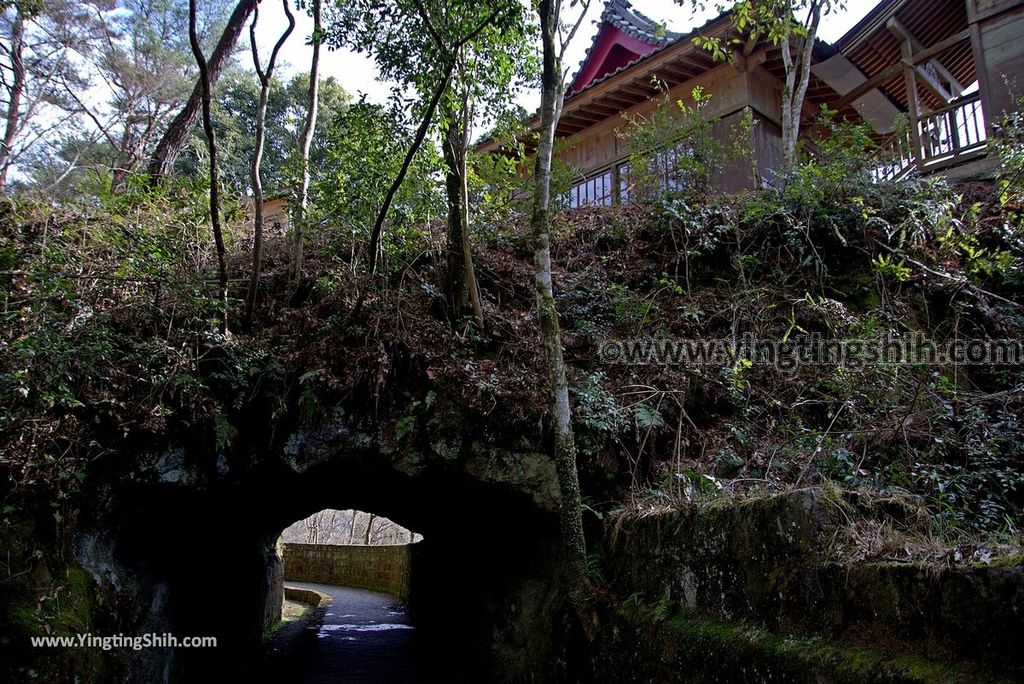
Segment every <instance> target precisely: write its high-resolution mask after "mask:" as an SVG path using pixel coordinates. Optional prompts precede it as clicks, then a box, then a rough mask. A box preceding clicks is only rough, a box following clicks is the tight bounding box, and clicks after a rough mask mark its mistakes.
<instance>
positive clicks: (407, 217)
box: [310, 101, 444, 269]
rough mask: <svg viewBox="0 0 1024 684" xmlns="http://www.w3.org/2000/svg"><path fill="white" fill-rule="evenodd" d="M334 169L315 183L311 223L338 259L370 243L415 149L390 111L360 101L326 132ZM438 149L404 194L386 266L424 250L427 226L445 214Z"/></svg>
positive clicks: (419, 160) (413, 172)
mask: <svg viewBox="0 0 1024 684" xmlns="http://www.w3.org/2000/svg"><path fill="white" fill-rule="evenodd" d="M325 136H326V138H327V139H326V142H325V145H324V156H325V158H326V159H327V164H328V168H327V169H325V172H324V173H317V174H316V175H315V177H314V179H313V183H312V187H311V192H310V196H311V198H312V202H313V207H312V209H311V211H310V214H311V217H310V220H311V221H312V222H314V223H316V224H317V225H319V226H320V232H321V233H322V234H323V235H324V236H325V238H326V239H327V240H328V241H329V242H330V243H331V244H332V249H333V252H334V253H335V254H339V253H340V254H343V253H345V252H348V251H349V250H350V248H351V244H352V243H353V242H358V241H363V240H367V239H368V238H369V234H370V230H371V228H372V227H373V221H374V218H375V217H376V214H377V211H378V209H379V208H380V206H381V204H382V203H383V201H384V194H385V193H386V192H387V189H388V187H389V186H390V184H391V182H392V180H393V179H394V178H395V177H396V176H397V174H398V169H399V167H400V166H401V164H402V159H403V157H404V155H405V153H406V150H407V149H408V147H409V145H410V144H411V135H410V133H409V132H408V131H407V130H406V129H405V128H403V127H402V126H400V125H399V124H398V123H397V122H396V121H395V120H394V119H393V118H392V117H391V116H390V115H389V114H388V113H387V112H386V111H385V110H384V108H382V107H380V106H378V105H373V104H370V103H367V102H365V101H360V102H357V103H356V104H353V105H351V106H350V107H349V108H348V109H347V110H345V112H344V113H342V114H341V115H340V116H338V117H336V118H335V119H334V121H332V122H331V125H330V126H329V127H328V128H327V130H326V131H325ZM440 165H441V162H440V159H439V157H438V154H437V151H436V149H435V148H434V147H433V146H432V145H429V144H425V145H424V146H423V147H422V148H421V150H420V152H419V153H418V154H417V155H416V157H415V158H414V160H413V164H412V167H411V169H410V171H409V175H408V176H407V177H406V179H405V182H404V183H403V184H402V187H401V188H400V189H399V191H398V195H397V196H396V198H395V202H394V204H393V205H392V210H391V213H390V215H389V222H388V230H386V231H385V232H384V234H383V241H382V248H383V254H384V255H385V258H384V259H383V260H382V261H381V267H382V268H384V269H393V268H399V267H400V266H401V264H402V261H403V260H406V261H408V260H412V259H414V258H415V257H416V256H417V255H418V254H419V253H421V252H422V251H423V250H424V249H425V246H426V245H425V240H426V232H425V226H426V224H427V223H429V221H430V220H431V219H433V218H436V217H439V216H442V215H443V206H444V205H443V203H442V199H441V193H440V187H439V185H438V182H437V178H436V176H435V170H436V169H437V168H439V166H440Z"/></svg>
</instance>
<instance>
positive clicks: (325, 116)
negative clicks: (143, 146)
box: [176, 68, 352, 196]
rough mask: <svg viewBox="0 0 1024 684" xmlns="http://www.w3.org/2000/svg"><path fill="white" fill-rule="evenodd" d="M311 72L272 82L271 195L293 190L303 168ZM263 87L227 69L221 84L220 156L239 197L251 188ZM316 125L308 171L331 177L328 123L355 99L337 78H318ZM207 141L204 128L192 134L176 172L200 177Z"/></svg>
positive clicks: (266, 173) (267, 171) (265, 175)
mask: <svg viewBox="0 0 1024 684" xmlns="http://www.w3.org/2000/svg"><path fill="white" fill-rule="evenodd" d="M308 91H309V73H300V74H297V75H295V76H294V77H293V78H292V79H291V80H290V81H288V82H287V83H281V82H280V81H278V80H277V79H276V78H275V79H274V80H273V81H271V85H270V92H269V98H268V100H267V118H266V138H265V143H264V150H263V163H262V171H261V175H262V179H263V186H264V191H265V192H266V194H267V195H268V196H273V195H275V194H278V193H283V192H286V191H289V190H290V189H291V188H292V187H294V186H295V184H296V183H297V182H298V178H299V175H300V173H301V169H300V168H299V160H298V158H297V154H298V149H299V138H300V136H301V133H302V127H303V125H304V122H305V116H306V105H307V100H308V97H309V93H308ZM259 93H260V86H259V83H258V81H257V80H256V79H255V78H254V77H253V75H252V74H251V73H249V72H247V71H244V70H242V69H240V68H232V69H229V70H228V71H227V72H226V73H225V74H224V75H222V76H221V78H220V79H219V80H218V81H217V92H216V94H215V97H214V106H213V118H214V122H213V123H214V129H215V130H216V132H217V146H218V150H217V152H218V154H217V158H218V161H219V162H220V175H221V178H222V179H223V181H224V183H225V184H226V185H228V187H230V188H232V189H233V190H234V191H235V193H237V194H245V193H246V192H248V191H249V190H250V182H251V179H250V166H251V163H252V155H253V153H254V150H255V137H254V136H255V131H256V109H257V106H258V104H259ZM318 101H319V104H318V109H317V123H316V128H315V129H314V131H313V140H312V144H311V146H310V151H309V155H310V161H309V164H310V168H311V169H312V170H313V172H314V173H315V174H316V175H320V176H324V175H330V174H331V173H333V172H334V171H335V170H336V168H335V167H334V166H332V164H333V163H336V161H337V160H334V159H332V158H330V156H329V155H328V146H329V145H330V142H331V141H330V138H329V134H328V131H329V125H330V122H331V121H333V120H334V119H335V118H337V117H338V116H340V115H342V114H343V113H344V111H345V109H346V107H348V106H349V104H350V103H351V101H352V96H351V95H350V94H349V93H348V91H346V90H345V88H344V87H343V86H342V85H341V84H340V83H339V82H338V81H337V80H336V79H335V78H334V77H333V76H329V77H327V78H321V79H320V89H319V96H318ZM205 155H206V138H205V135H204V133H203V130H202V127H201V126H197V128H196V129H195V130H194V131H193V133H192V137H191V142H190V144H189V146H188V147H187V148H186V153H185V154H182V155H181V156H179V158H178V160H177V162H176V169H177V171H178V173H180V174H183V175H189V176H197V175H201V174H202V173H203V171H202V170H203V169H204V168H205V167H206V166H207V161H206V157H205Z"/></svg>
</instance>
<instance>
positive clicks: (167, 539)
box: [99, 458, 562, 681]
mask: <svg viewBox="0 0 1024 684" xmlns="http://www.w3.org/2000/svg"><path fill="white" fill-rule="evenodd" d="M119 501H120V503H119V505H117V506H116V508H115V509H114V510H113V511H112V513H111V514H110V519H111V520H116V521H117V523H116V525H113V526H111V525H110V523H106V525H107V527H108V528H110V527H113V529H110V530H109V531H108V533H110V534H112V535H113V537H114V539H115V543H114V546H115V548H116V549H117V550H118V555H119V556H120V558H119V562H120V563H122V564H123V565H124V566H125V567H129V568H132V569H133V571H134V572H135V573H137V578H138V579H137V580H136V581H137V583H138V584H139V586H140V589H139V592H138V594H139V595H138V596H137V597H136V598H138V599H139V603H140V604H141V605H142V606H143V608H142V611H141V613H142V614H140V615H139V623H140V624H141V625H147V624H148V625H149V626H151V627H153V628H154V630H153V631H162V630H164V629H166V630H167V631H170V632H172V633H174V634H180V635H195V636H214V637H216V638H217V641H218V647H217V648H216V649H176V650H175V651H174V653H173V654H172V655H171V657H170V658H169V659H168V660H167V661H165V662H163V663H160V664H158V666H159V667H160V668H161V669H162V671H163V672H162V676H163V677H165V678H169V679H170V680H171V681H194V680H195V679H196V678H197V676H198V677H200V678H202V679H206V678H210V677H217V678H221V679H224V678H228V679H233V680H237V681H246V680H248V681H252V676H253V675H252V669H251V667H248V668H247V667H245V666H243V665H241V664H242V663H246V662H250V663H251V662H254V661H253V658H252V655H253V654H254V653H258V652H261V649H262V648H263V646H262V641H263V637H264V632H265V629H266V626H267V622H268V620H269V619H271V616H273V614H274V605H275V602H279V601H280V594H279V593H277V592H279V591H280V586H281V582H282V567H281V564H280V561H279V558H278V555H277V553H276V551H275V543H276V541H277V539H278V536H279V535H280V533H281V531H282V530H283V529H284V528H285V527H287V526H288V525H289V524H291V523H292V522H294V521H296V520H301V519H303V518H305V517H307V516H309V515H311V514H312V513H315V512H317V511H319V510H322V509H325V508H333V509H358V510H363V511H373V512H374V513H376V514H378V515H382V516H385V517H387V518H388V519H390V520H392V521H394V522H395V523H396V524H398V525H401V526H403V527H406V528H408V529H411V530H415V531H416V532H418V533H422V535H423V540H422V541H419V542H418V543H416V544H415V545H414V548H413V552H412V561H411V572H410V583H409V595H408V600H407V603H408V610H409V613H410V616H411V618H412V619H413V620H414V621H415V625H416V632H417V644H418V647H419V648H421V649H423V650H424V651H428V652H430V653H431V654H433V657H434V658H436V659H439V660H443V661H450V662H458V663H460V664H461V665H462V667H461V668H460V669H461V671H462V672H464V673H465V674H466V675H467V676H470V677H471V676H472V675H473V674H475V673H483V672H486V671H488V670H489V669H490V664H491V663H492V662H494V661H495V660H496V659H502V660H504V661H507V660H508V659H509V658H510V657H512V658H514V659H515V658H520V656H519V655H518V654H520V653H523V654H528V655H527V657H526V659H525V660H523V661H522V662H521V663H520V665H519V666H520V667H521V668H523V669H524V670H525V671H527V672H534V671H536V669H537V668H540V667H541V666H540V665H539V663H541V662H542V661H544V660H545V659H546V658H547V651H548V650H550V648H551V643H552V642H551V639H550V629H551V624H552V623H553V621H554V620H555V619H556V618H555V615H556V614H557V613H558V611H559V606H560V605H561V601H562V597H561V595H560V593H559V590H558V588H557V577H556V575H557V572H553V570H552V569H553V568H557V567H558V565H557V545H556V542H555V540H556V535H557V520H556V518H555V516H554V515H553V514H552V513H551V512H547V511H543V510H541V509H539V508H538V507H537V506H536V505H535V504H534V503H533V502H532V501H531V499H530V498H529V497H528V496H527V495H525V494H522V493H519V492H514V491H512V490H510V489H509V488H507V487H503V486H500V485H498V484H496V483H487V482H482V481H481V480H479V479H475V478H472V477H470V476H468V475H467V474H466V473H465V472H460V471H444V472H432V471H426V472H416V473H412V474H404V473H400V472H397V471H396V470H394V469H392V468H388V467H385V466H383V465H378V464H377V463H375V462H374V461H373V459H372V458H367V459H344V460H338V461H332V462H328V463H327V464H324V465H321V466H318V467H316V468H313V469H310V470H308V471H306V472H305V473H303V474H295V473H276V474H275V475H274V476H273V477H270V476H266V477H261V478H258V479H253V480H250V481H244V482H242V483H239V482H237V481H236V482H235V483H234V484H232V485H225V486H216V487H212V488H210V489H207V490H205V491H200V492H198V493H197V492H196V491H194V489H192V488H185V487H167V486H163V485H152V486H147V487H141V488H138V489H136V490H134V491H133V492H131V493H130V494H128V495H126V496H122V497H121V498H120V500H119ZM99 524H104V523H99ZM277 605H279V603H278V604H277ZM512 654H514V655H512ZM255 662H258V661H255ZM257 667H258V665H257ZM504 667H506V668H507V664H506V665H505V666H504ZM265 675H266V673H261V677H262V676H265Z"/></svg>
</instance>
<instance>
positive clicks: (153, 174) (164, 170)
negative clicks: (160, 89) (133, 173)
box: [149, 0, 257, 181]
mask: <svg viewBox="0 0 1024 684" xmlns="http://www.w3.org/2000/svg"><path fill="white" fill-rule="evenodd" d="M256 3H257V0H239V3H238V4H237V5H236V6H235V10H234V12H232V13H231V17H229V18H228V24H227V26H226V27H225V28H224V33H222V34H221V36H220V40H219V41H217V46H216V47H215V48H214V49H213V54H212V55H211V56H210V61H209V64H208V65H207V69H208V71H207V76H206V80H207V84H208V86H209V88H211V89H212V88H213V86H214V85H216V83H217V80H218V79H219V78H220V75H221V74H222V73H223V72H224V68H225V67H226V66H227V65H228V62H229V61H230V60H231V54H232V53H233V52H234V49H235V43H237V42H238V36H239V35H241V33H242V28H243V27H244V26H245V22H246V20H247V19H248V18H249V15H250V14H251V13H252V11H253V9H254V8H255V7H256ZM193 49H194V48H193ZM203 92H204V86H203V79H202V78H200V79H199V81H198V82H197V83H196V86H195V88H194V89H193V90H192V95H191V96H189V98H188V102H186V103H185V106H184V108H182V110H181V111H180V112H178V115H177V116H176V117H174V120H173V121H172V122H171V125H170V126H169V127H168V128H167V130H166V131H165V132H164V136H163V138H161V139H160V142H159V143H157V146H156V149H155V150H154V151H153V156H152V157H150V160H149V176H150V179H151V180H153V181H158V180H160V178H162V177H163V176H164V175H166V174H168V173H170V172H171V168H172V167H173V166H174V160H175V159H177V158H178V154H179V153H180V152H181V148H182V147H184V146H185V142H186V141H187V140H188V136H189V134H190V133H191V132H192V129H193V128H195V126H196V123H198V122H199V116H200V110H201V106H202V99H203Z"/></svg>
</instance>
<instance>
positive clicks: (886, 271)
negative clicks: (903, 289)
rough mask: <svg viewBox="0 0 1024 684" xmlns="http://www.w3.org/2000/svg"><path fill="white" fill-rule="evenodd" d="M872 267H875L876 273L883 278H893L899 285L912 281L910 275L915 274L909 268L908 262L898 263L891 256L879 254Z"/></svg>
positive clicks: (900, 261) (902, 260)
mask: <svg viewBox="0 0 1024 684" xmlns="http://www.w3.org/2000/svg"><path fill="white" fill-rule="evenodd" d="M871 265H872V266H874V268H875V273H877V274H878V275H880V276H882V277H883V278H891V279H893V280H895V281H896V282H898V283H903V282H906V281H907V280H910V275H911V273H913V271H911V270H910V269H909V268H908V267H907V262H906V260H904V259H900V260H899V261H896V259H895V258H893V256H892V255H890V254H879V255H877V256H875V258H874V259H873V260H872V262H871Z"/></svg>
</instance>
